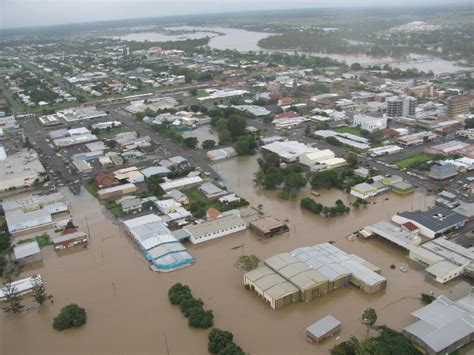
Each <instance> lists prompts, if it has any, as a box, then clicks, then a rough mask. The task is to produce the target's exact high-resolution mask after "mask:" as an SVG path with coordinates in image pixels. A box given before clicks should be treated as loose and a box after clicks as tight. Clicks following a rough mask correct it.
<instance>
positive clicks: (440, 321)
mask: <svg viewBox="0 0 474 355" xmlns="http://www.w3.org/2000/svg"><path fill="white" fill-rule="evenodd" d="M412 315H413V316H414V317H415V318H416V319H417V320H416V322H415V323H413V324H410V325H409V326H408V327H406V328H404V329H403V334H405V335H406V336H407V337H408V338H409V339H410V340H411V341H413V342H414V343H416V344H418V345H419V346H421V347H422V348H423V349H424V350H425V351H426V353H427V354H429V355H441V354H452V353H454V352H455V351H456V350H457V349H459V348H461V347H463V346H464V345H467V344H469V343H471V342H472V341H474V323H473V321H472V320H473V319H474V293H473V291H472V289H471V292H470V293H469V294H468V295H467V296H465V297H463V298H461V299H459V300H457V301H452V300H451V299H449V298H448V297H446V296H443V295H442V296H439V297H438V298H437V299H436V300H435V301H433V302H432V303H430V304H428V305H426V306H424V307H422V308H420V309H418V310H416V311H414V312H412Z"/></svg>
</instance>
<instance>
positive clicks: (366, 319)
mask: <svg viewBox="0 0 474 355" xmlns="http://www.w3.org/2000/svg"><path fill="white" fill-rule="evenodd" d="M375 322H377V312H375V309H373V308H367V309H366V310H365V311H364V313H363V314H362V323H364V324H365V325H366V326H367V334H369V330H370V328H372V327H373V326H374V324H375Z"/></svg>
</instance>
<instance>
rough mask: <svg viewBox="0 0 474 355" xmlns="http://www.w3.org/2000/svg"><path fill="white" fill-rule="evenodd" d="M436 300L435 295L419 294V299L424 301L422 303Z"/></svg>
mask: <svg viewBox="0 0 474 355" xmlns="http://www.w3.org/2000/svg"><path fill="white" fill-rule="evenodd" d="M435 300H436V297H435V296H433V295H430V294H428V293H422V294H421V301H422V302H423V303H424V304H430V303H432V302H433V301H435Z"/></svg>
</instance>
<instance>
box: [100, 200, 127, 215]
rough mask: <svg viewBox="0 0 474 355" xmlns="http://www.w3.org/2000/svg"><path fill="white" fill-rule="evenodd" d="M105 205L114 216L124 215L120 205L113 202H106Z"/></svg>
mask: <svg viewBox="0 0 474 355" xmlns="http://www.w3.org/2000/svg"><path fill="white" fill-rule="evenodd" d="M105 207H107V209H108V210H109V211H110V213H112V214H113V215H114V216H115V217H117V218H119V217H122V216H123V215H124V212H123V210H122V207H121V206H120V205H118V204H117V203H115V202H107V203H106V204H105Z"/></svg>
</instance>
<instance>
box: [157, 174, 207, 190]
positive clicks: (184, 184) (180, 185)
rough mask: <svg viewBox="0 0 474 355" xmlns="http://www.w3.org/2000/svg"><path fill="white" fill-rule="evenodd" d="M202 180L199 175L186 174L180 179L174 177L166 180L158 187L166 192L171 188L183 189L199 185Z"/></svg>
mask: <svg viewBox="0 0 474 355" xmlns="http://www.w3.org/2000/svg"><path fill="white" fill-rule="evenodd" d="M203 182H204V180H203V179H201V177H199V176H188V177H184V178H181V179H176V180H172V181H168V182H163V183H161V184H160V187H161V188H162V189H163V191H165V192H168V191H171V190H175V189H176V190H183V189H188V188H191V187H195V186H199V185H201V184H202V183H203Z"/></svg>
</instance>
